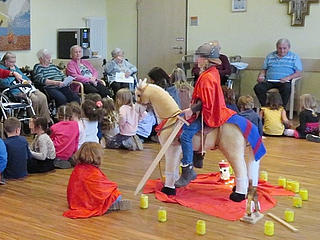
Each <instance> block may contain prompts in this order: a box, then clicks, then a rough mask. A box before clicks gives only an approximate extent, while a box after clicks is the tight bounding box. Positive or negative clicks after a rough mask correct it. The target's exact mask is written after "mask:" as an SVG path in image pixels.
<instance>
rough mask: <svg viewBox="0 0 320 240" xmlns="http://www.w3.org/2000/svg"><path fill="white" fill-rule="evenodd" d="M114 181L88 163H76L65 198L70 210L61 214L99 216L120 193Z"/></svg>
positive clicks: (79, 216)
mask: <svg viewBox="0 0 320 240" xmlns="http://www.w3.org/2000/svg"><path fill="white" fill-rule="evenodd" d="M120 194H121V193H120V191H119V190H118V186H117V184H116V183H115V182H111V181H110V180H108V178H107V177H106V175H104V173H103V172H102V171H101V170H100V169H99V168H98V167H95V166H93V165H90V164H78V165H77V166H76V167H75V168H74V170H73V172H72V174H71V176H70V179H69V184H68V190H67V198H68V204H69V208H70V210H68V211H65V212H64V213H63V216H65V217H69V218H87V217H92V216H100V215H103V214H105V213H106V212H107V210H108V209H109V207H110V206H111V205H112V203H114V201H116V199H117V198H118V196H119V195H120Z"/></svg>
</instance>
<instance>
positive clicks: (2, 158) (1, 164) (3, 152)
mask: <svg viewBox="0 0 320 240" xmlns="http://www.w3.org/2000/svg"><path fill="white" fill-rule="evenodd" d="M7 161H8V158H7V149H6V145H5V144H4V142H3V141H2V139H1V138H0V174H1V173H2V172H3V170H4V169H5V168H6V166H7Z"/></svg>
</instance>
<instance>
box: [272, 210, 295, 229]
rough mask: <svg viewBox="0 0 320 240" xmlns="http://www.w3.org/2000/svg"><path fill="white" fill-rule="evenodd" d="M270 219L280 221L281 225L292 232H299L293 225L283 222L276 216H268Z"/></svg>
mask: <svg viewBox="0 0 320 240" xmlns="http://www.w3.org/2000/svg"><path fill="white" fill-rule="evenodd" d="M267 215H268V216H269V217H271V218H273V219H274V220H276V221H278V222H279V223H281V224H282V225H284V226H286V227H287V228H289V229H290V230H291V231H293V232H298V231H299V230H298V229H296V228H295V227H294V226H292V225H291V224H289V223H287V222H285V221H283V220H282V219H281V218H278V217H277V216H276V215H273V214H272V213H268V214H267Z"/></svg>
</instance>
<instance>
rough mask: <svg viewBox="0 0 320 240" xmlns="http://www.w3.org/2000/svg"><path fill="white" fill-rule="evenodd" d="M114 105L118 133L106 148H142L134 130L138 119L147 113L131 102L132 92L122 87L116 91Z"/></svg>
mask: <svg viewBox="0 0 320 240" xmlns="http://www.w3.org/2000/svg"><path fill="white" fill-rule="evenodd" d="M116 107H117V109H119V129H120V133H119V134H117V135H116V136H114V137H113V138H112V139H111V140H110V141H109V142H108V143H107V148H125V149H128V150H133V151H134V150H143V146H142V142H141V140H140V139H139V137H138V136H136V131H137V127H138V122H139V120H141V119H142V118H144V117H145V116H146V115H147V113H146V112H145V111H144V110H143V109H142V107H140V105H136V104H134V103H133V99H132V93H131V92H130V90H129V89H127V88H122V89H120V90H119V91H118V92H117V95H116Z"/></svg>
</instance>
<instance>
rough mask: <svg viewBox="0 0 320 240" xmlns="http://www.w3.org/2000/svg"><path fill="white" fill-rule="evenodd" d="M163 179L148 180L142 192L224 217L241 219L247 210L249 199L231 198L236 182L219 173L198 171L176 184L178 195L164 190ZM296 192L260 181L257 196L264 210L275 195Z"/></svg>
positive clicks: (270, 203)
mask: <svg viewBox="0 0 320 240" xmlns="http://www.w3.org/2000/svg"><path fill="white" fill-rule="evenodd" d="M162 187H163V183H162V182H161V180H160V179H157V180H149V181H148V182H147V184H146V185H145V188H144V190H143V193H155V196H156V198H157V199H159V200H160V201H162V202H168V203H179V204H181V205H183V206H186V207H190V208H193V209H195V210H198V211H200V212H203V213H206V214H209V215H212V216H216V217H221V218H223V219H226V220H231V221H235V220H239V219H240V218H241V217H243V216H244V214H245V211H246V201H242V202H240V203H237V202H233V201H231V200H229V195H230V193H231V191H232V187H233V185H226V184H224V183H223V182H222V181H221V180H220V173H210V174H198V176H197V178H196V179H195V180H193V181H192V182H191V183H190V184H189V185H188V186H186V187H183V188H177V194H176V195H175V196H167V195H166V194H164V193H163V192H161V188H162ZM293 195H294V193H293V192H290V191H287V190H285V189H283V188H282V187H279V186H273V185H271V184H269V183H268V182H266V181H259V185H258V197H259V202H260V206H261V212H264V211H266V210H269V209H270V208H272V207H274V206H275V205H276V200H275V199H274V198H273V197H272V196H293Z"/></svg>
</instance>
